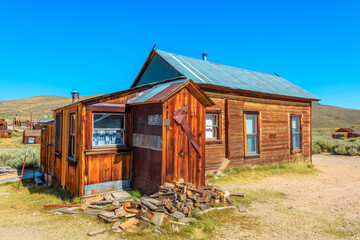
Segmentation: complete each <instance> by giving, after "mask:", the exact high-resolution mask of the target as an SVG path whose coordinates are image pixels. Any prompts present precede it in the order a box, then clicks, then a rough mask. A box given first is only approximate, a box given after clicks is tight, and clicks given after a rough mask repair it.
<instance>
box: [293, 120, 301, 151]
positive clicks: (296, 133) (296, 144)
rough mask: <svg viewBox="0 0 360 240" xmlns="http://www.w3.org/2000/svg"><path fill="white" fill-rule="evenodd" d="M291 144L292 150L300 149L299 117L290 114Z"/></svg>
mask: <svg viewBox="0 0 360 240" xmlns="http://www.w3.org/2000/svg"><path fill="white" fill-rule="evenodd" d="M291 144H292V146H291V147H292V150H295V151H298V150H301V117H300V116H299V115H292V116H291Z"/></svg>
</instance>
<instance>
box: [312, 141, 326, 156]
mask: <svg viewBox="0 0 360 240" xmlns="http://www.w3.org/2000/svg"><path fill="white" fill-rule="evenodd" d="M322 152H323V151H322V149H321V146H320V145H319V144H318V143H313V144H312V153H313V154H319V153H322Z"/></svg>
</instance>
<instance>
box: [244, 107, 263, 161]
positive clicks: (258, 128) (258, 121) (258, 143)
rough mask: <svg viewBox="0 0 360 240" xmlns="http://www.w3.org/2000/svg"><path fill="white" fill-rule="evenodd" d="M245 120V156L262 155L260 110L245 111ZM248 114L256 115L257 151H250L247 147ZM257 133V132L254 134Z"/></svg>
mask: <svg viewBox="0 0 360 240" xmlns="http://www.w3.org/2000/svg"><path fill="white" fill-rule="evenodd" d="M243 115H244V117H243V121H244V124H243V126H244V155H245V158H250V157H260V149H261V145H260V113H259V112H258V111H243ZM248 115H254V116H256V130H257V131H256V136H257V138H256V140H257V142H256V151H255V153H253V152H250V153H249V152H248V149H247V135H248V134H247V131H246V117H247V116H248ZM254 135H255V134H254Z"/></svg>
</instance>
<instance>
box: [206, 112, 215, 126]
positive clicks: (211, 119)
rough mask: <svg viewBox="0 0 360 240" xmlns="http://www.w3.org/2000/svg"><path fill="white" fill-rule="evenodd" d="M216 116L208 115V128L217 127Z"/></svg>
mask: <svg viewBox="0 0 360 240" xmlns="http://www.w3.org/2000/svg"><path fill="white" fill-rule="evenodd" d="M215 125H216V116H215V115H214V114H206V126H215Z"/></svg>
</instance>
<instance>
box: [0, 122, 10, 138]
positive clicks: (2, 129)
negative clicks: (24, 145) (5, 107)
mask: <svg viewBox="0 0 360 240" xmlns="http://www.w3.org/2000/svg"><path fill="white" fill-rule="evenodd" d="M11 133H12V131H11V130H8V128H7V122H6V121H5V119H0V138H11Z"/></svg>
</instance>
